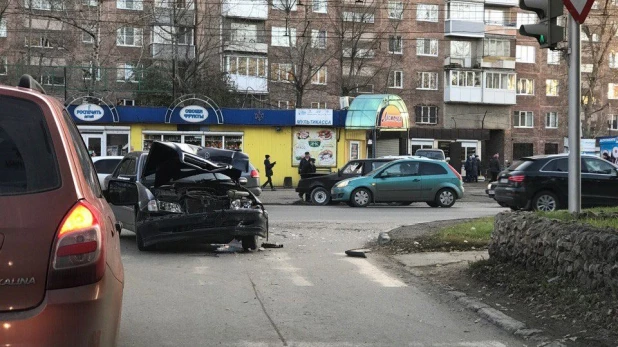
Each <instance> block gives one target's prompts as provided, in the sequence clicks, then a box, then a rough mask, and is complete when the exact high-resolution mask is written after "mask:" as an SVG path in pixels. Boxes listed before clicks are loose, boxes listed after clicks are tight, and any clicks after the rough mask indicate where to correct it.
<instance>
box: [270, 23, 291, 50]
mask: <svg viewBox="0 0 618 347" xmlns="http://www.w3.org/2000/svg"><path fill="white" fill-rule="evenodd" d="M271 35H272V37H271V38H272V41H271V45H272V46H276V47H294V46H296V29H295V28H288V29H287V30H286V28H284V27H272V33H271Z"/></svg>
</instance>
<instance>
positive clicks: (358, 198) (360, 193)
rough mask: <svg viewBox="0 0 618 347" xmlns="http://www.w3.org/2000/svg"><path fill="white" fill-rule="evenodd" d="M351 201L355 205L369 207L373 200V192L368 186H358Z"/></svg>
mask: <svg viewBox="0 0 618 347" xmlns="http://www.w3.org/2000/svg"><path fill="white" fill-rule="evenodd" d="M350 202H351V203H352V205H353V206H354V207H367V205H369V203H370V202H371V192H370V191H369V189H367V188H358V189H356V190H354V191H353V192H352V195H351V196H350Z"/></svg>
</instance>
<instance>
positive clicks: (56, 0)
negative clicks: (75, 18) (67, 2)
mask: <svg viewBox="0 0 618 347" xmlns="http://www.w3.org/2000/svg"><path fill="white" fill-rule="evenodd" d="M25 6H26V8H29V9H32V10H44V11H51V10H54V11H59V10H63V9H64V2H63V1H62V0H25Z"/></svg>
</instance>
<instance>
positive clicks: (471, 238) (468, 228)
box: [414, 217, 494, 252]
mask: <svg viewBox="0 0 618 347" xmlns="http://www.w3.org/2000/svg"><path fill="white" fill-rule="evenodd" d="M493 230H494V217H484V218H477V219H471V220H467V221H465V222H461V223H456V224H453V225H450V226H447V227H443V228H441V229H438V230H437V231H436V232H434V233H431V234H428V235H425V236H421V237H420V238H418V239H417V240H416V241H417V242H416V243H415V247H414V248H415V251H417V252H418V251H420V252H433V251H442V252H444V251H446V252H450V251H470V250H476V249H484V248H487V245H488V244H489V241H490V239H491V232H492V231H493Z"/></svg>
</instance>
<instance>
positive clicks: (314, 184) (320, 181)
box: [296, 158, 396, 205]
mask: <svg viewBox="0 0 618 347" xmlns="http://www.w3.org/2000/svg"><path fill="white" fill-rule="evenodd" d="M395 159H396V158H377V159H357V160H351V161H349V162H348V163H347V164H345V166H344V167H343V168H341V169H339V170H337V172H335V173H331V174H327V175H316V176H311V177H307V178H302V179H301V180H300V181H299V182H298V187H296V192H298V194H300V195H302V196H305V195H309V197H310V199H311V200H310V201H311V202H312V203H314V204H316V205H326V204H328V203H330V189H331V188H332V187H333V186H334V185H335V184H336V183H337V182H339V181H342V180H344V179H346V178H351V177H357V176H364V175H366V174H368V173H370V172H371V171H373V170H375V169H377V168H379V167H380V166H382V165H384V164H386V163H388V162H390V161H393V160H395Z"/></svg>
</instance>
